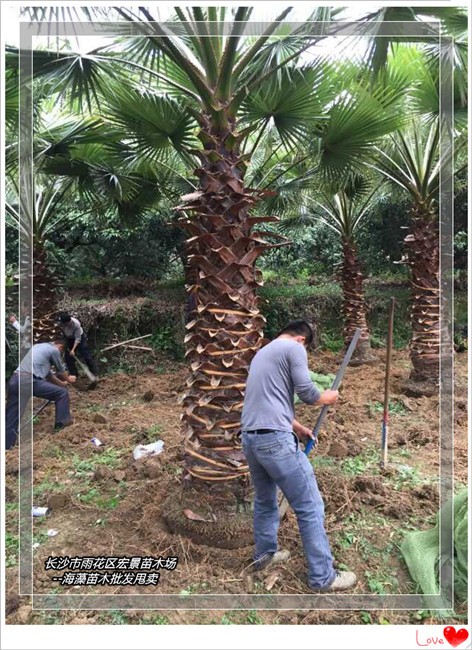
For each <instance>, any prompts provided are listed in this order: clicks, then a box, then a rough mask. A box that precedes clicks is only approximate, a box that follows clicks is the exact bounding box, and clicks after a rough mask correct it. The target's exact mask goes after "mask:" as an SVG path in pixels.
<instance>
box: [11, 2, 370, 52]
mask: <svg viewBox="0 0 472 650" xmlns="http://www.w3.org/2000/svg"><path fill="white" fill-rule="evenodd" d="M41 4H42V3H41ZM70 4H71V3H67V2H63V3H55V5H56V6H67V5H70ZM106 4H107V3H103V2H101V3H100V2H96V3H91V4H88V5H87V6H89V7H92V6H98V5H102V6H103V5H106ZM108 4H110V3H108ZM175 4H180V5H181V6H185V5H184V4H183V3H173V4H166V3H161V2H159V3H155V5H159V6H158V8H157V7H154V6H153V15H156V16H158V17H159V18H160V19H161V20H166V19H167V18H168V17H169V16H170V15H172V12H173V7H174V6H175ZM202 4H203V3H202ZM204 4H205V5H206V6H208V5H216V6H222V5H227V6H235V5H234V3H225V2H214V1H213V2H212V0H206V1H205V3H204ZM335 4H339V3H336V2H333V3H326V5H325V6H332V5H335ZM33 5H38V3H37V2H36V3H35V2H31V3H28V5H27V6H33ZM51 5H53V3H49V4H48V5H47V6H51ZM130 5H131V3H129V5H127V6H130ZM21 6H25V5H22V4H20V3H15V4H13V3H5V2H2V7H1V9H2V21H1V22H2V31H3V35H4V42H6V43H7V44H8V45H14V46H18V44H19V22H20V18H19V15H20V14H19V12H20V9H21ZM43 6H44V5H43ZM287 6H293V10H292V12H291V14H290V17H291V19H292V20H293V21H294V22H303V21H304V20H305V19H306V18H307V16H309V15H310V13H311V12H312V11H313V10H314V8H315V7H316V6H319V4H318V3H314V2H297V1H296V2H291V3H288V2H255V3H254V10H253V13H252V16H251V20H252V21H255V22H258V21H266V20H271V19H274V18H275V17H276V16H277V15H279V14H280V13H281V11H283V9H285V8H286V7H287ZM380 6H381V5H378V4H375V3H366V2H357V3H355V4H352V3H351V5H349V6H348V7H347V8H345V9H344V11H343V14H342V17H343V18H344V19H345V20H357V19H359V18H360V17H361V16H363V15H365V13H366V12H367V11H375V10H376V9H378V8H379V7H380ZM23 20H24V18H23ZM49 40H50V43H49V47H51V48H55V47H56V44H55V39H54V40H52V39H49ZM111 40H112V39H107V38H105V37H101V36H82V37H79V38H78V40H77V42H74V43H73V44H72V47H73V49H74V51H76V52H80V53H81V54H85V53H87V52H90V51H92V50H93V49H95V48H97V47H100V46H103V45H106V44H107V43H108V42H110V41H111ZM47 41H48V39H47V38H46V37H44V39H43V38H39V39H38V41H37V42H38V44H39V43H41V46H42V47H46V46H48V42H47ZM351 43H352V40H350V39H346V38H342V39H341V38H339V37H330V38H326V39H323V41H322V42H321V43H320V44H319V45H317V46H316V48H315V51H316V53H317V54H321V55H329V56H331V57H332V58H344V57H346V56H348V54H346V52H352V49H351V47H350V45H351ZM357 48H359V43H358V44H357Z"/></svg>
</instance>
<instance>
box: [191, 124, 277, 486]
mask: <svg viewBox="0 0 472 650" xmlns="http://www.w3.org/2000/svg"><path fill="white" fill-rule="evenodd" d="M233 127H234V125H231V124H229V126H228V127H226V128H222V127H220V128H216V127H215V126H212V124H211V119H210V118H209V117H205V116H203V117H202V119H201V132H200V136H199V137H200V140H201V141H202V143H203V145H204V149H203V151H202V152H200V154H199V155H200V159H201V166H200V167H199V168H198V169H197V170H196V171H195V173H196V175H197V176H198V177H199V179H200V188H201V189H200V193H199V196H198V197H196V198H195V199H194V200H193V201H192V202H191V203H190V204H187V205H186V208H185V209H186V210H191V211H192V212H193V214H194V216H193V217H191V218H189V219H182V220H181V221H180V225H181V226H182V227H183V228H184V229H185V231H186V232H187V233H188V234H189V235H190V237H189V239H187V241H186V253H187V259H188V263H189V272H188V274H187V277H190V278H192V284H190V285H188V286H187V291H188V292H189V293H190V294H191V295H192V297H193V304H194V307H195V311H196V313H195V318H194V319H193V320H192V321H191V322H190V323H188V324H187V331H188V333H187V335H186V337H185V342H186V348H187V352H186V356H187V357H188V359H189V361H190V363H191V373H190V376H189V378H188V380H187V388H186V391H185V394H184V396H183V400H182V401H183V416H182V425H183V433H184V436H185V449H184V458H185V464H186V469H187V472H188V476H190V477H193V481H192V482H193V484H195V485H206V486H207V488H208V485H209V484H213V486H214V487H217V486H220V487H221V488H222V489H223V490H224V491H228V490H230V491H232V492H233V493H235V492H239V491H240V490H241V488H242V487H243V486H244V485H245V480H243V481H240V480H238V479H245V477H247V474H248V467H247V464H246V460H245V458H244V455H243V453H242V451H241V447H240V443H239V439H238V437H237V434H238V433H239V429H240V415H241V409H242V405H243V395H244V389H245V386H246V377H247V371H248V366H249V363H250V361H251V359H252V358H253V356H254V354H255V353H256V352H257V350H258V349H259V348H260V347H261V345H262V343H263V341H264V339H263V328H264V325H265V319H264V317H263V316H262V315H261V313H260V311H259V300H258V298H257V295H256V289H257V287H258V286H261V285H262V276H261V272H260V271H259V270H258V269H256V268H255V262H256V260H257V258H258V257H259V255H260V254H261V253H262V252H263V251H264V249H265V248H267V247H268V244H267V243H266V242H265V241H264V240H263V239H261V234H260V233H259V234H258V233H257V232H251V228H252V226H253V225H254V224H255V223H259V222H260V221H263V219H260V218H259V219H251V218H250V217H249V210H250V208H251V207H252V206H253V205H254V204H255V203H256V201H257V196H256V195H255V194H254V192H252V191H250V190H247V189H246V188H245V186H244V181H243V178H244V171H245V168H246V162H245V160H244V157H243V156H241V155H240V154H239V151H238V149H239V143H240V138H239V137H238V136H237V135H235V134H234V132H233V131H232V128H233ZM195 479H197V480H196V481H195ZM202 482H204V483H202ZM217 491H218V490H217ZM213 492H214V490H213Z"/></svg>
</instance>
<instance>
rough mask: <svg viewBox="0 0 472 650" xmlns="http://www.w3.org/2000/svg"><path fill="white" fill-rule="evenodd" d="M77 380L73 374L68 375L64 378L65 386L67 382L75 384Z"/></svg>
mask: <svg viewBox="0 0 472 650" xmlns="http://www.w3.org/2000/svg"><path fill="white" fill-rule="evenodd" d="M76 381H77V377H76V376H75V375H69V376H68V377H67V379H66V386H67V384H75V382H76Z"/></svg>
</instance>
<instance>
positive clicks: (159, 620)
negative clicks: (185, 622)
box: [151, 615, 169, 625]
mask: <svg viewBox="0 0 472 650" xmlns="http://www.w3.org/2000/svg"><path fill="white" fill-rule="evenodd" d="M151 624H152V625H169V619H168V618H167V616H160V615H159V616H155V617H154V618H152V619H151Z"/></svg>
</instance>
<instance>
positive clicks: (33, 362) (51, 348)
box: [16, 343, 66, 379]
mask: <svg viewBox="0 0 472 650" xmlns="http://www.w3.org/2000/svg"><path fill="white" fill-rule="evenodd" d="M51 366H54V367H55V369H56V370H57V371H58V372H65V370H66V368H65V366H64V364H63V363H62V359H61V353H60V352H59V350H58V349H57V348H56V346H55V345H53V344H52V343H36V345H33V347H32V348H31V350H30V351H29V352H28V353H27V354H25V356H24V357H23V359H22V361H21V363H20V365H19V366H18V368H17V369H16V372H27V373H29V374H30V375H35V377H39V378H40V379H45V378H46V377H47V376H48V375H49V373H50V372H51Z"/></svg>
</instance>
